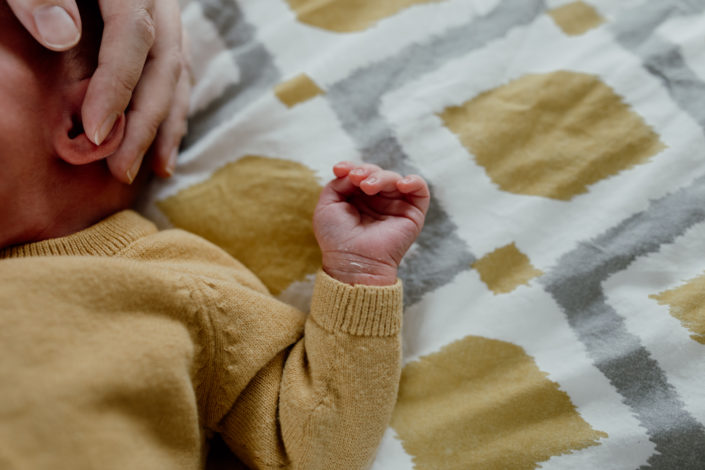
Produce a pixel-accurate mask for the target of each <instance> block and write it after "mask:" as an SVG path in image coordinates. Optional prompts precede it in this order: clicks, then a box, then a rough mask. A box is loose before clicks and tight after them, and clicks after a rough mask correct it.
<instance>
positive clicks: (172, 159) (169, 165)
mask: <svg viewBox="0 0 705 470" xmlns="http://www.w3.org/2000/svg"><path fill="white" fill-rule="evenodd" d="M178 156H179V149H178V148H176V149H174V151H173V152H171V156H170V157H169V163H167V164H166V172H167V174H168V175H169V176H171V175H173V174H174V169H175V168H176V159H177V157H178Z"/></svg>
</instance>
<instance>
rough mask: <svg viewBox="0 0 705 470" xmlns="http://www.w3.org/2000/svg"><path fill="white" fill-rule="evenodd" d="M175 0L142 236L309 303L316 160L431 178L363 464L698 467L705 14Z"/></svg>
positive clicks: (704, 364)
mask: <svg viewBox="0 0 705 470" xmlns="http://www.w3.org/2000/svg"><path fill="white" fill-rule="evenodd" d="M182 3H183V4H184V11H183V19H184V23H185V25H186V28H187V30H188V31H189V33H190V36H191V46H192V50H193V69H194V74H195V79H196V82H195V87H194V93H193V98H192V107H191V116H190V121H189V134H188V136H187V138H186V140H185V142H184V145H183V151H182V153H181V155H180V160H179V165H178V167H177V171H176V174H175V176H174V177H173V178H172V179H170V180H169V181H163V182H158V183H156V184H155V185H154V186H153V187H152V188H151V191H150V193H149V196H148V198H147V200H146V203H145V206H144V208H143V212H144V213H145V214H147V215H148V216H149V217H150V218H152V219H153V220H155V221H156V222H157V223H158V225H160V226H162V227H171V226H176V227H180V228H185V229H187V230H191V231H193V232H195V233H198V234H200V235H203V236H205V237H206V238H208V239H210V240H212V241H213V242H215V243H217V244H218V245H220V246H222V247H223V248H224V249H226V250H227V251H229V252H230V253H231V254H233V255H234V256H236V257H237V258H239V259H240V260H241V261H243V262H244V263H245V264H246V265H247V266H248V267H249V268H250V269H252V270H253V271H254V272H255V273H256V274H258V275H259V276H260V277H261V278H262V279H263V281H264V282H265V284H266V285H267V286H268V288H269V289H270V291H271V292H272V293H273V294H274V295H276V296H278V297H279V298H281V299H283V300H285V301H286V302H290V303H292V304H294V305H297V306H298V307H300V308H303V309H307V305H308V301H309V299H310V294H311V288H312V285H313V276H314V275H315V273H316V271H317V269H318V268H319V263H320V261H319V252H318V248H317V246H316V243H315V239H314V238H313V232H312V227H311V221H310V218H311V215H312V212H313V207H314V206H315V203H316V200H317V195H318V192H319V191H320V188H321V187H322V185H324V184H325V182H326V181H327V180H329V179H330V178H331V177H332V172H331V167H332V165H333V164H334V163H336V162H337V161H340V160H353V161H365V162H370V163H376V164H379V165H381V166H384V167H386V168H390V169H394V170H397V171H400V172H404V173H418V174H420V175H422V176H424V177H425V178H426V179H427V181H428V182H429V184H430V186H431V189H432V194H433V204H432V207H431V210H430V212H429V215H428V219H427V223H426V227H425V228H424V231H423V233H422V235H421V237H420V238H419V240H418V241H417V243H416V244H415V245H414V246H413V247H412V250H411V252H410V253H409V254H408V255H407V257H406V258H405V261H404V263H403V265H402V268H401V272H400V276H401V277H402V279H403V281H404V284H405V294H406V297H405V316H404V327H403V341H404V369H403V375H402V381H401V385H400V392H399V400H398V404H397V407H396V409H395V412H394V416H393V420H392V423H391V426H390V428H389V429H388V430H387V434H386V435H385V437H384V440H383V442H382V445H381V447H380V450H379V453H378V456H377V459H376V461H375V463H374V465H373V469H374V470H397V469H398V470H407V469H418V470H427V469H428V470H430V469H444V470H445V469H458V470H460V469H463V470H466V469H533V468H543V469H637V468H653V469H679V470H689V469H693V470H695V469H703V468H705V387H704V386H703V383H704V382H703V378H704V377H705V360H704V359H705V307H703V305H704V301H705V257H704V256H703V254H705V134H704V131H705V14H704V13H705V1H697V0H623V1H619V2H615V1H612V0H594V1H589V2H582V1H559V0H552V1H549V0H546V1H542V0H501V1H499V0H385V1H373V0H369V1H367V0H328V1H325V0H318V1H314V0H237V1H235V0H191V1H184V2H182Z"/></svg>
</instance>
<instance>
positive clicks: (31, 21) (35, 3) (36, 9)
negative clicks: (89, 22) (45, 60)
mask: <svg viewBox="0 0 705 470" xmlns="http://www.w3.org/2000/svg"><path fill="white" fill-rule="evenodd" d="M7 4H8V5H9V6H10V8H11V9H12V11H13V12H14V14H15V16H16V17H17V19H18V20H19V21H20V22H21V23H22V24H23V25H24V27H25V28H26V29H27V31H29V33H30V34H31V35H32V36H34V38H35V39H36V40H37V41H38V42H39V43H40V44H42V45H43V46H44V47H46V48H48V49H51V50H53V51H65V50H67V49H71V48H72V47H73V46H75V45H76V44H78V41H79V40H80V39H81V16H80V14H79V12H78V7H77V6H76V2H75V0H7Z"/></svg>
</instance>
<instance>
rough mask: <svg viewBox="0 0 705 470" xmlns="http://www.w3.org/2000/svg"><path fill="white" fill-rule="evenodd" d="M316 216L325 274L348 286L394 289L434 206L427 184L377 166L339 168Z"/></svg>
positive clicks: (314, 221)
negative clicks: (427, 214)
mask: <svg viewBox="0 0 705 470" xmlns="http://www.w3.org/2000/svg"><path fill="white" fill-rule="evenodd" d="M333 173H335V176H337V179H335V180H333V181H331V182H330V183H328V184H327V185H326V187H325V188H324V189H323V192H322V193H321V197H320V199H319V201H318V206H316V211H315V212H314V215H313V228H314V232H315V234H316V239H317V240H318V244H319V245H320V247H321V252H322V253H323V270H324V271H325V272H326V273H328V274H329V275H330V276H332V277H333V278H335V279H337V280H339V281H342V282H345V283H348V284H368V285H378V286H381V285H390V284H394V283H395V282H396V279H397V268H398V266H399V263H400V262H401V259H402V257H403V256H404V254H405V253H406V251H407V250H408V249H409V247H410V246H411V244H412V243H413V242H414V240H416V237H418V235H419V233H420V232H421V228H422V227H423V223H424V218H425V217H426V211H427V210H428V205H429V201H430V194H429V191H428V186H427V185H426V182H425V181H424V180H423V178H421V177H420V176H406V177H402V176H401V175H399V174H397V173H394V172H392V171H385V170H382V169H381V168H380V167H378V166H376V165H369V164H363V165H356V164H354V163H350V162H342V163H338V164H337V165H335V167H333Z"/></svg>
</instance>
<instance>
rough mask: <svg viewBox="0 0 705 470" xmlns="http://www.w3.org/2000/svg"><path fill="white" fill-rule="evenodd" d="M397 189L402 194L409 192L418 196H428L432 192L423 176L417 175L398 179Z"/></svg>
mask: <svg viewBox="0 0 705 470" xmlns="http://www.w3.org/2000/svg"><path fill="white" fill-rule="evenodd" d="M396 184H397V189H398V190H399V192H400V193H402V194H409V195H413V196H417V197H428V196H430V192H429V190H428V185H427V184H426V181H424V179H423V178H421V177H420V176H417V175H409V176H405V177H404V178H401V179H399V180H398V181H397V183H396Z"/></svg>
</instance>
